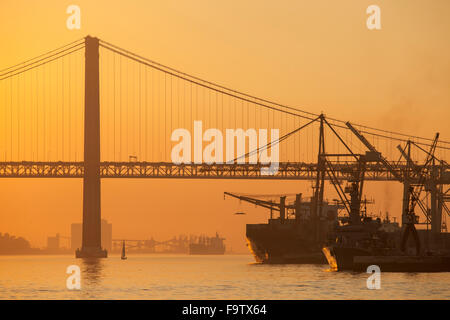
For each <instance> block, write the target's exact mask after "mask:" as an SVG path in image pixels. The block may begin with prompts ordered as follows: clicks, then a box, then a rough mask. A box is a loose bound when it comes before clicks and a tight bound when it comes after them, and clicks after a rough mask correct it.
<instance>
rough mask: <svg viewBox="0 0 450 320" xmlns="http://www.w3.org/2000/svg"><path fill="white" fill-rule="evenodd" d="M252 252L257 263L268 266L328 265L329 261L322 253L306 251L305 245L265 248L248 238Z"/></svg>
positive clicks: (281, 245)
mask: <svg viewBox="0 0 450 320" xmlns="http://www.w3.org/2000/svg"><path fill="white" fill-rule="evenodd" d="M247 243H248V247H249V250H250V252H251V253H252V254H253V256H254V258H255V261H256V262H258V263H267V264H326V263H327V261H326V259H325V257H324V256H323V254H322V253H321V252H320V251H316V252H314V251H312V252H311V251H309V250H306V248H302V247H305V246H304V245H302V244H301V243H300V244H297V245H292V244H288V243H287V242H286V243H284V244H286V245H287V246H286V247H283V243H282V242H281V243H280V242H279V243H278V245H279V246H280V247H279V248H277V247H274V246H265V245H264V244H263V243H262V242H259V241H253V240H250V239H248V238H247Z"/></svg>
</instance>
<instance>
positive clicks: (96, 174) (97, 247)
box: [75, 36, 107, 258]
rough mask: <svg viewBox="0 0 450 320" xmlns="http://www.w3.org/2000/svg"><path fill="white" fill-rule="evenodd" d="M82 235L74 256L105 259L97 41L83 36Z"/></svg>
mask: <svg viewBox="0 0 450 320" xmlns="http://www.w3.org/2000/svg"><path fill="white" fill-rule="evenodd" d="M85 50H86V51H85V100H84V177H83V235H82V246H81V249H77V251H76V252H75V256H76V257H77V258H106V257H107V251H106V250H103V249H102V245H101V232H102V231H101V203H100V187H101V185H100V93H99V89H100V81H99V40H98V39H97V38H92V37H90V36H87V37H86V39H85Z"/></svg>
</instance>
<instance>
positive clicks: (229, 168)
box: [0, 162, 450, 184]
mask: <svg viewBox="0 0 450 320" xmlns="http://www.w3.org/2000/svg"><path fill="white" fill-rule="evenodd" d="M262 167H263V166H262V165H260V164H213V165H208V164H183V165H175V164H173V163H168V162H101V164H100V176H101V178H176V179H264V180H313V179H315V177H316V171H317V164H314V163H313V164H308V163H301V162H298V163H285V162H283V163H280V164H279V170H278V172H277V173H276V174H275V175H262V174H261V168H262ZM333 167H334V169H335V170H336V176H337V178H338V179H339V180H346V179H348V178H349V177H351V176H352V173H353V172H355V171H356V170H357V164H356V163H352V162H338V163H334V164H333ZM394 168H395V170H396V172H397V173H399V174H400V175H402V176H403V175H404V172H405V170H406V166H405V164H398V165H395V166H394ZM440 169H441V170H439V171H441V172H443V173H442V174H440V176H439V177H438V178H437V180H438V183H441V184H449V183H450V171H449V170H450V168H449V166H448V165H447V166H444V167H440ZM83 174H84V163H83V162H0V178H82V177H83ZM366 180H372V181H395V180H396V179H395V178H394V177H393V176H392V174H391V173H390V172H389V171H387V170H386V169H385V167H384V166H383V165H381V164H368V165H367V172H366Z"/></svg>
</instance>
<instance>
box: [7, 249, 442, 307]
mask: <svg viewBox="0 0 450 320" xmlns="http://www.w3.org/2000/svg"><path fill="white" fill-rule="evenodd" d="M70 265H78V266H79V267H80V270H81V276H80V282H81V288H80V290H69V289H67V287H66V280H67V278H68V277H69V274H66V270H67V267H68V266H70ZM369 276H370V275H369V274H366V273H353V272H330V271H329V270H328V268H327V265H261V264H256V263H254V262H253V258H252V256H250V255H224V256H189V255H158V254H153V255H152V254H148V255H130V256H128V260H121V259H120V257H119V256H117V255H112V256H110V257H109V258H107V259H100V260H97V261H86V260H81V259H75V258H74V257H73V256H69V255H54V256H0V299H249V300H253V299H450V273H381V288H380V289H378V290H369V289H368V288H367V278H368V277H369Z"/></svg>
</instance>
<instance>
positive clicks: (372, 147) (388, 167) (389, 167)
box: [345, 121, 403, 182]
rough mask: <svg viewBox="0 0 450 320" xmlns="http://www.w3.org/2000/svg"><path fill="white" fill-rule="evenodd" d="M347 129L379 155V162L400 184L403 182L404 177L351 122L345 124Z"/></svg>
mask: <svg viewBox="0 0 450 320" xmlns="http://www.w3.org/2000/svg"><path fill="white" fill-rule="evenodd" d="M345 124H346V125H347V127H348V128H349V129H350V130H351V131H352V132H353V134H354V135H355V136H356V137H357V138H358V139H359V140H361V142H362V143H363V144H364V145H365V146H366V147H367V149H369V150H370V151H372V152H373V153H374V154H377V155H378V158H379V161H380V162H381V163H383V165H384V166H385V167H386V169H388V170H389V172H390V173H391V174H392V175H393V176H394V177H395V178H396V179H397V180H398V181H400V182H403V177H402V176H401V175H399V174H398V173H397V172H396V171H395V169H394V168H393V167H392V166H391V164H390V163H389V162H388V161H387V160H386V159H385V158H384V157H383V156H382V155H381V153H380V152H378V151H377V149H376V148H375V147H374V146H373V145H372V144H371V143H370V142H369V141H368V140H367V139H366V138H365V137H364V136H363V135H362V134H361V133H360V132H359V131H358V130H356V129H355V127H353V126H352V124H351V123H350V122H348V121H347V122H346V123H345Z"/></svg>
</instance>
